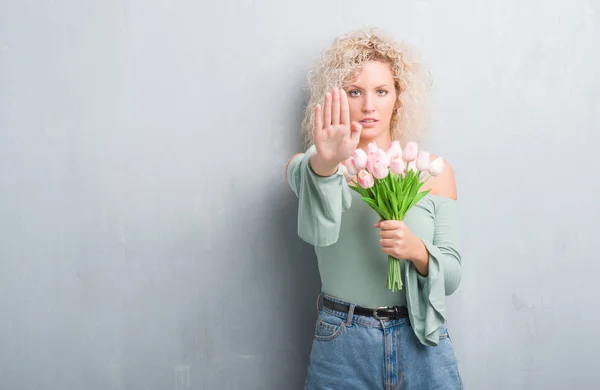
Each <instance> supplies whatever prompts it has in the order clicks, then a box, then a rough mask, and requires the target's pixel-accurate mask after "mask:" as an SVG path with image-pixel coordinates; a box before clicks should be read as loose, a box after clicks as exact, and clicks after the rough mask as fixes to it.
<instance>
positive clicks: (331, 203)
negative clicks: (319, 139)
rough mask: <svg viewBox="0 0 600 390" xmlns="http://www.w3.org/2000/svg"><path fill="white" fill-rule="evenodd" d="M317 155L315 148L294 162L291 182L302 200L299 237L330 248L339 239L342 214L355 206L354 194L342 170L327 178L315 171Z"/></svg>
mask: <svg viewBox="0 0 600 390" xmlns="http://www.w3.org/2000/svg"><path fill="white" fill-rule="evenodd" d="M315 152H316V148H315V146H314V145H313V146H311V147H310V148H309V149H308V150H307V151H306V153H304V155H299V156H297V157H295V158H294V159H293V160H292V161H290V164H289V165H288V169H287V179H288V184H289V185H290V187H291V188H292V191H294V194H296V196H297V197H298V236H299V237H300V238H301V239H302V240H304V241H306V242H307V243H309V244H312V245H315V246H328V245H331V244H334V243H335V242H336V241H337V239H338V237H339V233H340V224H341V220H342V212H343V211H345V210H347V209H348V208H349V207H350V205H351V199H352V198H351V193H350V191H351V190H350V188H349V187H348V184H347V183H346V179H345V178H344V174H343V172H342V170H341V169H338V171H337V172H336V173H334V174H333V175H331V176H327V177H323V176H319V175H317V174H316V173H315V172H314V171H313V170H312V168H311V166H310V157H311V156H312V155H313V153H315Z"/></svg>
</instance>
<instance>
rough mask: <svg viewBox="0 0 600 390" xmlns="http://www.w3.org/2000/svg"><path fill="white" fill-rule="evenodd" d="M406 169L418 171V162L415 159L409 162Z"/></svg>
mask: <svg viewBox="0 0 600 390" xmlns="http://www.w3.org/2000/svg"><path fill="white" fill-rule="evenodd" d="M406 170H407V171H411V170H412V171H414V172H418V169H417V164H416V163H415V162H414V161H411V162H409V163H408V164H406Z"/></svg>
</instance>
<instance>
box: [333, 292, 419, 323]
mask: <svg viewBox="0 0 600 390" xmlns="http://www.w3.org/2000/svg"><path fill="white" fill-rule="evenodd" d="M323 305H325V307H328V308H330V309H331V310H335V311H340V312H342V313H348V310H350V306H348V305H344V304H343V303H337V302H333V301H330V300H329V299H327V298H325V297H323ZM354 314H356V315H359V316H365V317H373V318H375V319H376V320H398V319H400V318H407V317H408V308H407V307H406V306H393V307H387V306H382V307H377V308H375V309H369V308H367V307H362V306H356V307H354Z"/></svg>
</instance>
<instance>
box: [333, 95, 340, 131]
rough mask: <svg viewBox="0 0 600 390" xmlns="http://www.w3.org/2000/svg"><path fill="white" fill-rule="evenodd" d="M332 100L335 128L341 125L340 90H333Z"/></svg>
mask: <svg viewBox="0 0 600 390" xmlns="http://www.w3.org/2000/svg"><path fill="white" fill-rule="evenodd" d="M331 98H332V100H333V103H332V107H331V124H332V125H334V126H335V125H339V124H340V90H339V89H337V88H333V90H332V91H331Z"/></svg>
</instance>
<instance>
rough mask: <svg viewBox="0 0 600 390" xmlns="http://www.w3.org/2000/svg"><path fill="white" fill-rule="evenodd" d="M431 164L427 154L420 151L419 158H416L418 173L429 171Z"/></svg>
mask: <svg viewBox="0 0 600 390" xmlns="http://www.w3.org/2000/svg"><path fill="white" fill-rule="evenodd" d="M430 163H431V156H430V155H429V153H427V152H424V151H420V152H419V156H418V157H417V169H418V170H419V171H426V170H427V169H429V164H430Z"/></svg>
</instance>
